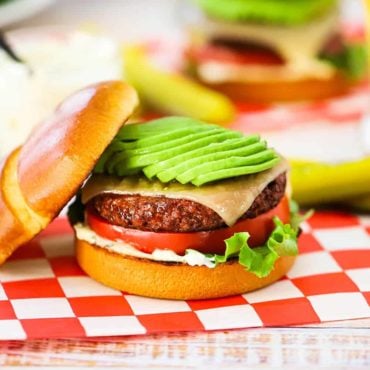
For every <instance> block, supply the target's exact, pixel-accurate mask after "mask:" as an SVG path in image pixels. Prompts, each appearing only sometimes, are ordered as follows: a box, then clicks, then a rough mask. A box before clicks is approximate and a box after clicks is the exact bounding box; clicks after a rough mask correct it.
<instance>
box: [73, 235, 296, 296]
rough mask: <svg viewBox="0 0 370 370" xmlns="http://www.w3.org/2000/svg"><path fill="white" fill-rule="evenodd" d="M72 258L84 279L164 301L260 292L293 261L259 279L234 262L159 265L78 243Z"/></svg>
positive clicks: (281, 260)
mask: <svg viewBox="0 0 370 370" xmlns="http://www.w3.org/2000/svg"><path fill="white" fill-rule="evenodd" d="M76 255H77V260H78V262H79V264H80V266H81V267H82V269H83V270H84V271H85V272H86V273H87V274H88V275H90V276H91V277H92V278H93V279H95V280H97V281H99V282H101V283H103V284H105V285H107V286H109V287H112V288H115V289H118V290H122V291H124V292H127V293H131V294H137V295H142V296H147V297H153V298H165V299H207V298H217V297H226V296H230V295H235V294H242V293H246V292H249V291H251V290H255V289H258V288H262V287H263V286H266V285H268V284H271V283H272V282H274V281H276V280H278V279H280V278H281V277H282V276H284V275H285V274H286V272H287V271H288V270H289V269H290V267H291V266H292V264H293V262H294V258H295V257H281V258H279V259H278V260H277V262H276V264H275V268H274V270H273V271H272V272H271V274H270V275H268V276H267V277H265V278H262V279H261V278H258V277H257V276H256V275H254V274H252V273H250V272H247V271H245V269H244V268H243V267H242V266H241V265H240V264H239V263H238V262H236V261H235V262H227V263H223V264H220V265H218V266H217V267H215V268H208V267H206V266H188V265H185V264H169V263H161V262H156V261H150V260H145V259H141V258H135V257H129V256H123V255H120V254H117V253H114V252H110V251H108V250H106V249H104V248H100V247H97V246H94V245H91V244H89V243H87V242H85V241H82V240H78V239H77V240H76Z"/></svg>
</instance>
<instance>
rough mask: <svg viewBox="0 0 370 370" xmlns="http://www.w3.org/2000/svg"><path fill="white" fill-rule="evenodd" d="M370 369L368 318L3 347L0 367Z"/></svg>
mask: <svg viewBox="0 0 370 370" xmlns="http://www.w3.org/2000/svg"><path fill="white" fill-rule="evenodd" d="M25 365H27V366H32V365H33V366H56V365H58V366H68V367H80V366H86V367H87V366H88V367H90V366H92V367H101V368H107V367H116V366H120V367H121V368H135V367H138V368H140V369H155V368H158V369H166V368H187V369H195V368H205V367H206V366H211V367H212V368H218V369H223V368H225V369H226V368H233V369H235V368H242V367H245V366H252V367H258V368H259V367H266V366H269V367H270V366H273V367H281V368H284V369H287V368H288V369H289V368H296V367H297V366H299V367H307V368H308V367H310V368H315V367H321V366H325V367H329V368H332V369H352V368H356V369H370V319H366V320H352V321H346V322H333V323H329V324H325V325H315V326H311V327H291V328H259V329H244V330H232V331H218V332H202V333H169V334H161V335H150V336H129V337H120V338H100V339H92V340H88V339H81V340H76V339H58V340H56V339H42V340H28V341H5V342H0V367H1V368H2V369H3V368H4V367H6V366H25Z"/></svg>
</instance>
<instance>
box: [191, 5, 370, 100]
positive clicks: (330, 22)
mask: <svg viewBox="0 0 370 370" xmlns="http://www.w3.org/2000/svg"><path fill="white" fill-rule="evenodd" d="M196 2H197V4H198V5H199V7H200V9H201V10H202V13H203V16H202V18H201V20H200V21H199V22H198V23H197V24H196V25H194V26H193V27H192V30H191V44H190V46H189V47H188V49H187V52H186V56H187V61H188V69H189V71H190V72H191V73H192V74H193V75H195V76H196V77H197V78H198V79H199V80H200V81H201V82H202V83H204V84H206V85H209V86H211V87H213V88H215V89H217V90H220V91H221V92H223V93H226V94H227V95H229V96H230V97H231V98H233V99H236V100H241V101H256V102H273V101H298V100H316V99H324V98H328V97H332V96H337V95H341V94H344V93H346V92H348V90H349V89H350V88H351V87H352V86H353V85H354V84H356V83H357V82H358V81H361V80H362V79H364V77H365V74H366V52H365V47H364V44H363V43H362V41H361V40H360V41H358V40H357V41H356V42H352V41H348V40H346V39H345V37H344V36H343V33H342V29H341V23H340V14H339V2H338V1H337V0H290V1H283V0H266V1H259V0H197V1H196Z"/></svg>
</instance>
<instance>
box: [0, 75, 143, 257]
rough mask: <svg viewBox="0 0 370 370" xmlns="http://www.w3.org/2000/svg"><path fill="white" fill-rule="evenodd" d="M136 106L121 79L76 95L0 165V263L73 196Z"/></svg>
mask: <svg viewBox="0 0 370 370" xmlns="http://www.w3.org/2000/svg"><path fill="white" fill-rule="evenodd" d="M137 103H138V98H137V94H136V92H135V90H134V89H133V88H132V87H130V86H129V85H127V84H125V83H123V82H120V81H110V82H103V83H98V84H95V85H92V86H89V87H87V88H85V89H83V90H80V91H78V92H76V93H75V94H73V95H71V96H70V97H69V98H67V99H66V100H65V101H64V102H63V103H62V104H61V105H59V106H58V107H57V109H56V111H55V112H54V114H53V115H52V116H51V117H49V119H48V120H46V121H45V122H43V123H42V124H41V125H40V126H39V127H37V128H36V129H35V130H34V132H33V133H32V134H31V136H30V137H29V139H28V140H27V141H26V143H25V144H24V145H23V147H21V148H20V149H17V150H15V151H14V152H12V153H11V154H10V155H9V156H8V158H7V159H6V160H4V161H3V162H2V164H1V165H0V185H1V194H0V220H1V225H0V264H1V263H2V262H4V261H5V260H6V258H8V257H9V255H10V254H11V253H12V252H13V251H14V250H15V249H16V248H18V247H19V246H20V245H22V244H23V243H25V242H27V241H28V240H30V239H32V238H33V237H34V236H35V235H37V234H38V233H39V232H40V231H41V230H42V229H44V228H45V227H46V226H47V225H48V224H49V222H50V221H51V220H53V219H54V218H55V217H56V216H57V215H58V213H59V211H60V210H61V209H62V208H63V207H64V206H65V204H66V203H67V202H68V201H69V200H70V199H71V198H72V197H73V196H74V194H75V193H76V192H77V190H78V189H79V187H80V186H81V185H82V183H83V182H84V181H85V179H86V178H87V177H88V175H89V173H90V172H91V170H92V169H93V167H94V165H95V163H96V161H97V160H98V159H99V157H100V155H101V154H102V153H103V151H104V149H105V148H106V147H107V146H108V144H109V143H110V142H111V141H112V139H113V137H114V136H115V135H116V133H117V131H118V130H119V128H120V127H121V126H122V125H123V124H124V122H125V121H126V120H127V119H128V118H129V117H130V115H131V114H132V112H133V111H134V109H135V107H136V105H137Z"/></svg>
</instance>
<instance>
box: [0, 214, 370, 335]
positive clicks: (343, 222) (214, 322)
mask: <svg viewBox="0 0 370 370" xmlns="http://www.w3.org/2000/svg"><path fill="white" fill-rule="evenodd" d="M299 247H300V255H299V256H298V258H297V260H296V263H295V265H294V267H293V268H292V269H291V270H290V271H289V273H288V274H287V276H286V277H285V278H283V279H281V280H280V281H278V282H276V283H274V284H273V285H271V286H269V287H266V288H263V289H260V290H258V291H255V292H251V293H247V294H243V295H237V296H233V297H228V298H220V299H210V300H202V301H171V300H159V299H150V298H144V297H138V296H134V295H130V294H125V293H123V292H120V291H116V290H113V289H110V288H108V287H105V286H103V285H100V284H99V283H97V282H95V281H93V280H92V279H90V278H89V277H87V276H86V275H85V274H84V273H83V272H82V271H81V269H80V268H79V267H78V265H77V263H76V261H75V258H74V256H73V235H72V231H71V229H70V227H69V225H68V223H67V220H66V219H65V218H59V219H57V220H55V221H54V222H53V223H52V224H51V225H50V226H49V227H48V228H47V229H46V230H45V231H44V232H43V233H42V234H41V235H40V236H39V237H37V238H36V239H35V240H33V241H32V242H30V243H29V244H28V245H26V246H24V247H22V248H20V249H19V250H18V251H17V252H16V253H15V254H14V255H13V256H12V257H11V258H10V260H9V261H8V262H7V263H6V264H5V265H3V266H2V267H1V268H0V282H1V284H0V339H2V340H10V339H26V338H41V337H48V338H50V337H60V338H63V337H85V336H88V337H94V336H116V335H133V334H147V333H148V334H149V333H158V332H169V331H207V330H220V329H234V328H248V327H262V326H286V325H293V324H309V323H320V322H326V321H333V320H347V319H356V318H367V317H370V217H367V218H366V217H365V218H364V217H362V218H361V217H357V216H354V215H351V214H343V213H316V214H315V215H314V216H313V217H312V218H311V219H310V220H309V221H308V222H306V223H305V224H304V225H303V233H302V235H301V237H300V241H299Z"/></svg>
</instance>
